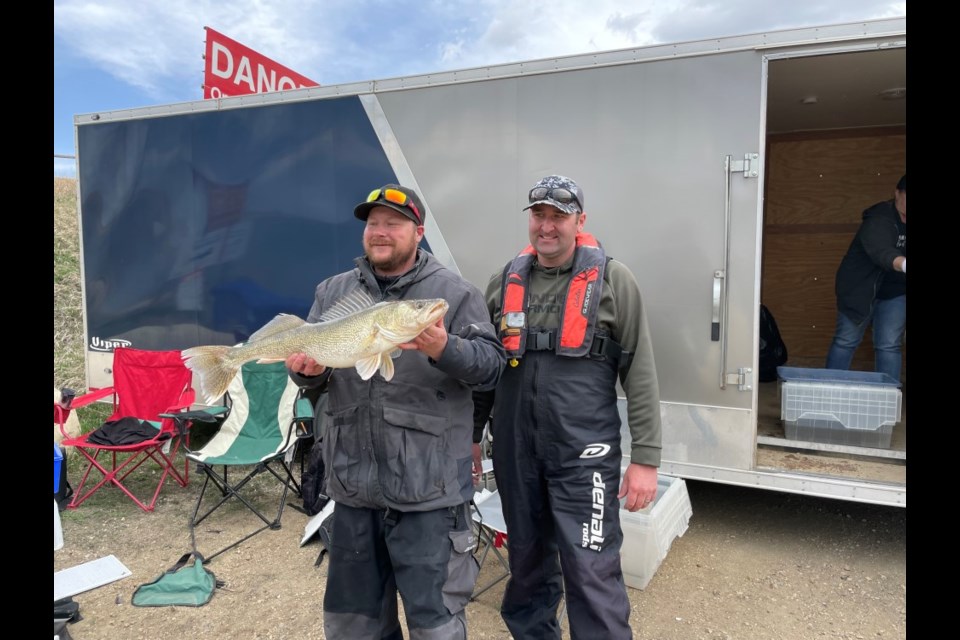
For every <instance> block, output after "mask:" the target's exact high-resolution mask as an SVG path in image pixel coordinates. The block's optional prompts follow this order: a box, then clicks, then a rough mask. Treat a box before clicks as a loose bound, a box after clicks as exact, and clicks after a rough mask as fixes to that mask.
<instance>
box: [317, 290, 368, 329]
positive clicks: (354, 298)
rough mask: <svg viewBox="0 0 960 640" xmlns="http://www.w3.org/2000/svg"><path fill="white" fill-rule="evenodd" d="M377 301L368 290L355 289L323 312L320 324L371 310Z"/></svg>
mask: <svg viewBox="0 0 960 640" xmlns="http://www.w3.org/2000/svg"><path fill="white" fill-rule="evenodd" d="M375 304H376V301H375V300H374V299H373V297H372V296H371V295H370V293H369V292H368V291H367V290H366V289H355V290H354V291H351V292H350V293H348V294H347V295H345V296H343V297H342V298H340V299H339V300H337V301H336V302H335V303H334V304H333V306H332V307H330V308H329V309H327V310H326V311H324V312H323V315H322V316H320V320H319V322H329V321H330V320H337V319H338V318H344V317H346V316H349V315H352V314H354V313H358V312H360V311H364V310H366V309H369V308H370V307H372V306H373V305H375Z"/></svg>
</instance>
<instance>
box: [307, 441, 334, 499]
mask: <svg viewBox="0 0 960 640" xmlns="http://www.w3.org/2000/svg"><path fill="white" fill-rule="evenodd" d="M322 445H323V441H322V440H317V441H315V442H314V443H313V446H312V447H311V448H310V453H309V456H310V457H309V459H308V460H307V468H306V469H304V470H303V476H302V477H301V478H300V491H301V495H302V496H303V512H304V513H306V514H307V515H308V516H315V515H317V514H318V513H320V511H321V510H322V509H323V507H324V505H326V504H327V502H329V501H330V498H329V497H328V496H327V494H326V493H324V486H323V474H324V472H325V467H324V464H323V446H322Z"/></svg>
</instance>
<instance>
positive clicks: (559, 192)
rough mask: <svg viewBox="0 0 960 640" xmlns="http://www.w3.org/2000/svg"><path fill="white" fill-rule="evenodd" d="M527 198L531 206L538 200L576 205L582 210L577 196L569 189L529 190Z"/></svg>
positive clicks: (537, 188)
mask: <svg viewBox="0 0 960 640" xmlns="http://www.w3.org/2000/svg"><path fill="white" fill-rule="evenodd" d="M527 197H528V199H529V201H530V203H531V204H532V203H534V202H538V201H540V200H554V201H556V202H559V203H560V204H570V203H576V205H577V206H578V207H580V208H581V209H583V205H581V204H580V200H579V199H577V196H576V195H575V194H574V193H573V192H572V191H570V190H569V189H564V188H563V187H552V188H550V187H534V188H533V189H530V193H529V195H528V196H527Z"/></svg>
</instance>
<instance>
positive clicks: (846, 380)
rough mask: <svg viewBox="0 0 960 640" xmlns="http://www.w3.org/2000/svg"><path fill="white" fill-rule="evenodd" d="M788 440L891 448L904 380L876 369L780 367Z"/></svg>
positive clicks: (897, 420) (782, 400)
mask: <svg viewBox="0 0 960 640" xmlns="http://www.w3.org/2000/svg"><path fill="white" fill-rule="evenodd" d="M777 373H778V375H779V376H780V379H781V382H780V417H781V419H782V420H783V425H784V430H785V432H786V437H787V439H788V440H801V441H807V442H820V443H825V444H840V445H854V446H859V447H874V448H880V449H887V448H889V447H890V438H891V436H892V434H893V427H894V425H895V424H896V423H897V422H899V421H900V407H901V392H900V389H899V386H900V384H899V383H898V382H897V381H896V380H894V379H892V378H891V377H890V376H888V375H886V374H883V373H874V372H872V371H843V370H837V369H803V368H798V367H778V368H777Z"/></svg>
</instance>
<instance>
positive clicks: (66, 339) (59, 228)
mask: <svg viewBox="0 0 960 640" xmlns="http://www.w3.org/2000/svg"><path fill="white" fill-rule="evenodd" d="M81 291H82V290H81V284H80V227H79V221H78V214H77V181H76V179H74V178H56V177H55V178H54V179H53V384H54V386H55V387H58V388H59V387H69V388H71V389H73V390H75V391H77V393H78V394H79V393H82V392H83V391H84V390H86V375H85V373H84V337H83V307H82V293H81Z"/></svg>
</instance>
